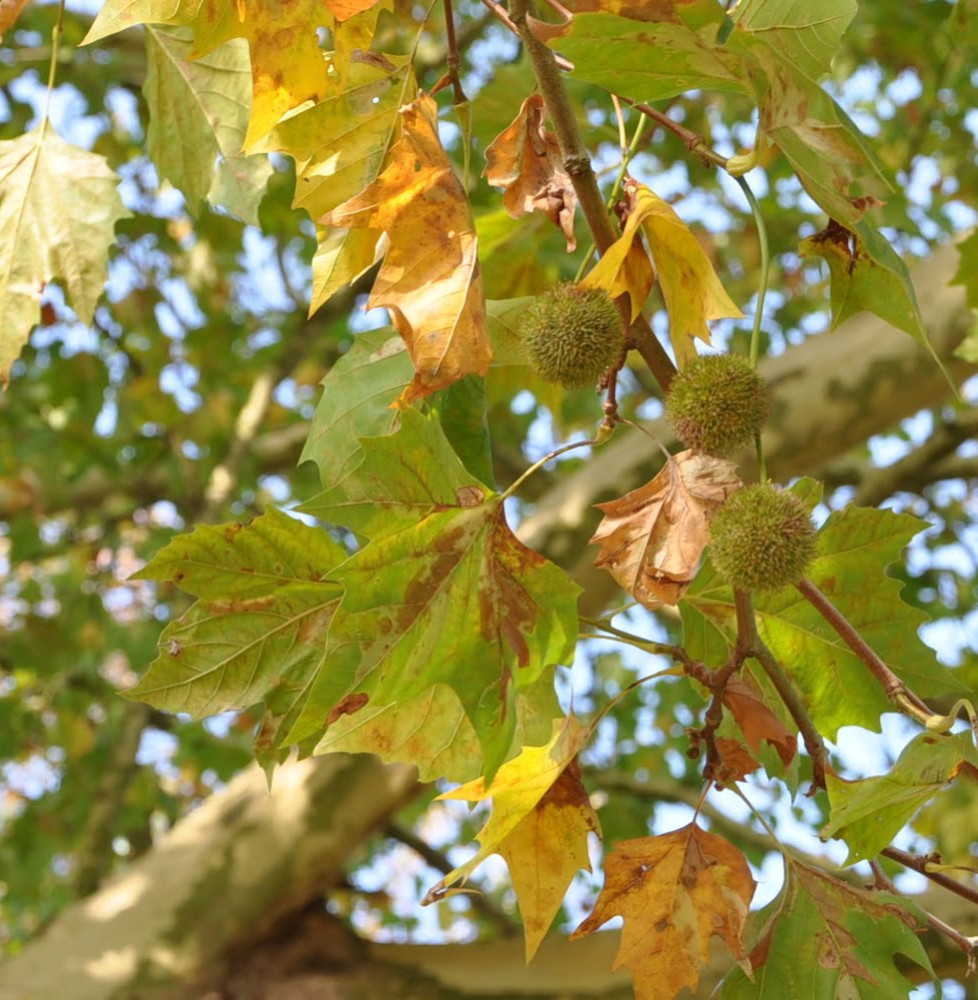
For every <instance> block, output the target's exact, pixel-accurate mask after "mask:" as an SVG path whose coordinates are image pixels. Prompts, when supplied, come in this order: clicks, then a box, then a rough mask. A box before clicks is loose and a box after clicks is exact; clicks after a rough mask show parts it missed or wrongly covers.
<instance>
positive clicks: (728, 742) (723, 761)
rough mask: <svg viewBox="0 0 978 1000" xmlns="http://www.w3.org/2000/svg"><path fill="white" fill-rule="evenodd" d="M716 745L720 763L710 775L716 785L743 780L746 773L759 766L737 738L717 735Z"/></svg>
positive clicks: (730, 783)
mask: <svg viewBox="0 0 978 1000" xmlns="http://www.w3.org/2000/svg"><path fill="white" fill-rule="evenodd" d="M716 747H717V750H718V751H719V754H720V763H719V766H718V767H717V768H716V769H715V773H714V774H713V775H712V777H713V780H714V781H715V782H716V783H717V784H718V785H721V786H726V785H732V784H734V782H737V781H743V780H744V778H746V777H747V775H748V774H753V773H754V772H755V771H756V770H757V769H758V768H759V767H760V766H761V765H760V764H758V763H757V761H756V760H754V758H753V757H751V755H750V754H749V753H748V752H747V748H746V747H745V746H744V745H743V744H742V743H738V742H737V740H732V739H729V738H728V737H726V736H718V737H717V740H716Z"/></svg>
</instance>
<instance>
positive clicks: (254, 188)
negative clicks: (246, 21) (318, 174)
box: [143, 26, 272, 225]
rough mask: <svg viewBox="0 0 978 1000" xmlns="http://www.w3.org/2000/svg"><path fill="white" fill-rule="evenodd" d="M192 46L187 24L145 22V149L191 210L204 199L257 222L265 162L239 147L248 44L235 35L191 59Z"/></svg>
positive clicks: (247, 95) (268, 168)
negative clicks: (247, 154) (147, 116)
mask: <svg viewBox="0 0 978 1000" xmlns="http://www.w3.org/2000/svg"><path fill="white" fill-rule="evenodd" d="M192 48H193V41H192V37H191V34H190V32H189V31H188V30H187V29H184V28H171V29H167V28H162V27H152V26H147V28H146V55H147V68H146V83H145V85H144V86H143V95H144V96H145V98H146V103H147V105H148V106H149V114H150V123H149V129H148V130H147V134H146V142H147V145H148V147H149V155H150V156H151V157H152V159H153V163H154V164H155V166H156V169H157V171H158V172H159V174H160V177H162V178H164V179H165V180H168V181H170V183H171V184H173V185H174V187H177V188H179V189H180V190H181V191H183V193H184V194H185V195H186V196H187V203H188V206H189V208H190V210H191V211H192V212H196V211H197V209H198V207H199V205H200V202H201V201H203V200H204V199H205V198H206V199H207V200H208V201H209V202H210V203H211V204H213V205H221V206H223V207H224V208H226V209H227V210H228V211H229V212H232V213H233V214H235V215H237V216H240V217H241V218H242V219H243V220H244V221H245V222H250V223H252V224H254V225H257V224H258V203H259V202H260V201H261V199H262V195H263V194H264V193H265V188H266V186H267V184H268V178H269V177H270V176H271V173H272V165H271V164H270V163H269V162H268V158H267V157H265V156H244V155H243V154H242V153H241V145H242V140H243V139H244V134H245V129H246V128H247V126H248V110H249V108H250V106H251V62H250V60H249V58H248V46H247V44H246V43H245V41H244V40H243V39H234V40H232V41H230V42H228V44H227V45H222V46H221V47H220V48H219V49H216V50H215V51H214V52H211V53H210V54H209V55H207V56H202V57H201V58H200V59H196V60H190V59H189V58H188V57H189V55H190V52H191V49H192Z"/></svg>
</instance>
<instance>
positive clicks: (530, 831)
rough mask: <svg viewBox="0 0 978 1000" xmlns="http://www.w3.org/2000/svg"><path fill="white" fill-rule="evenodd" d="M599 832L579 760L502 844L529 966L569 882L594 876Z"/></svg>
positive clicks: (568, 766)
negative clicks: (592, 849) (584, 874)
mask: <svg viewBox="0 0 978 1000" xmlns="http://www.w3.org/2000/svg"><path fill="white" fill-rule="evenodd" d="M589 833H594V834H597V835H598V836H600V835H601V827H600V823H599V821H598V816H597V813H595V811H594V808H593V806H592V805H591V800H590V797H589V796H588V793H587V789H586V788H585V787H584V784H583V782H582V781H581V770H580V767H579V766H578V764H577V760H576V758H575V759H573V760H571V762H570V763H569V764H568V765H567V767H566V768H564V770H563V771H561V772H560V774H559V775H558V776H557V780H556V781H555V782H554V783H553V784H552V785H551V786H550V788H548V789H547V791H546V792H544V794H543V797H542V798H541V799H540V801H539V802H537V804H536V805H535V806H534V807H533V809H532V810H531V811H530V812H529V813H528V814H527V815H526V816H524V817H523V819H522V820H520V822H519V823H518V824H517V826H516V827H515V828H514V829H513V831H512V832H511V833H509V834H508V835H507V836H506V837H504V838H503V839H502V840H501V841H500V843H499V853H500V854H501V855H502V856H503V858H504V859H505V861H506V865H507V866H508V868H509V873H510V877H511V879H512V881H513V890H514V891H515V893H516V899H517V902H518V903H519V906H520V915H521V917H522V919H523V936H524V938H525V940H526V961H527V962H528V963H529V962H531V961H532V960H533V956H534V955H535V954H536V952H537V949H538V948H539V947H540V945H541V943H542V942H543V939H544V937H546V934H547V931H548V930H550V925H551V924H552V923H553V921H554V917H556V916H557V913H558V912H559V910H560V904H561V903H562V902H563V899H564V896H565V895H566V893H567V889H568V887H569V886H570V883H571V880H572V879H573V878H574V876H575V875H576V874H577V872H578V871H581V870H582V869H583V870H584V871H590V870H591V862H590V859H589V857H588V834H589Z"/></svg>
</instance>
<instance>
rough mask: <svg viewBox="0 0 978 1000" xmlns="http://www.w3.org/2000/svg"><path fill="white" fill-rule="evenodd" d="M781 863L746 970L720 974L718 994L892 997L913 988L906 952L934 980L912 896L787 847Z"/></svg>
mask: <svg viewBox="0 0 978 1000" xmlns="http://www.w3.org/2000/svg"><path fill="white" fill-rule="evenodd" d="M785 867H786V869H787V870H786V872H785V885H784V888H783V889H782V890H781V894H780V895H779V896H778V898H777V899H776V900H774V902H772V903H770V904H769V905H768V906H767V907H766V908H765V909H764V910H762V911H761V913H760V914H759V915H758V916H759V917H760V918H762V919H761V924H760V926H761V931H760V933H759V935H758V938H757V940H756V942H755V943H754V946H753V948H752V949H751V953H750V959H749V964H748V967H747V969H744V968H735V969H734V970H733V971H732V972H731V973H730V974H729V975H728V976H727V977H726V979H724V981H723V983H722V984H721V985H720V988H719V990H718V992H717V993H716V994H715V996H717V998H718V1000H784V998H785V997H845V998H847V1000H848V998H851V1000H893V998H894V997H905V996H907V995H908V994H909V993H910V991H911V989H912V987H911V984H910V982H909V981H908V980H907V979H906V978H904V975H905V974H906V975H913V972H914V971H915V970H912V969H911V968H910V966H909V964H908V962H907V961H906V959H909V960H910V961H911V962H914V963H916V964H917V965H919V966H920V967H921V969H923V970H924V971H925V972H926V973H927V974H928V975H929V976H931V978H932V979H933V977H934V970H933V968H932V966H931V963H930V959H929V958H928V957H927V952H926V951H925V949H924V946H923V944H922V943H921V941H920V939H919V938H918V936H917V931H918V930H920V929H922V927H923V918H922V916H921V914H920V911H919V910H917V908H916V907H915V906H914V904H913V903H912V902H911V901H909V900H907V899H899V898H897V897H895V896H890V895H886V894H884V893H878V892H877V893H870V892H868V891H867V890H865V889H860V888H857V887H855V886H852V885H848V884H846V883H845V882H840V881H839V880H838V879H835V878H832V876H831V875H827V874H826V873H825V872H820V871H816V870H815V869H814V868H809V867H808V866H807V865H804V864H802V863H800V862H798V861H795V860H794V859H792V858H791V856H790V855H787V854H786V855H785ZM765 918H766V919H765ZM897 956H900V958H899V960H896V959H897ZM748 970H750V972H751V978H748ZM913 978H914V979H917V976H916V975H913Z"/></svg>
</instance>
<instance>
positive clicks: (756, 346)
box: [734, 177, 771, 368]
mask: <svg viewBox="0 0 978 1000" xmlns="http://www.w3.org/2000/svg"><path fill="white" fill-rule="evenodd" d="M734 180H735V181H736V182H737V183H738V184H739V185H740V189H741V190H742V191H743V192H744V197H745V198H746V199H747V204H748V205H750V210H751V212H753V213H754V224H755V225H756V226H757V242H758V245H759V247H760V251H761V281H760V284H759V285H758V288H757V304H756V305H755V307H754V328H753V329H752V330H751V335H750V364H751V368H756V367H757V361H758V358H759V357H760V353H761V322H762V321H763V319H764V299H765V298H766V297H767V284H768V278H769V272H770V267H771V251H770V247H769V245H768V241H767V227H766V226H765V225H764V216H763V215H762V214H761V206H760V205H758V203H757V198H755V197H754V192H753V191H751V189H750V185H749V184H748V183H747V178H746V177H735V178H734Z"/></svg>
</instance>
